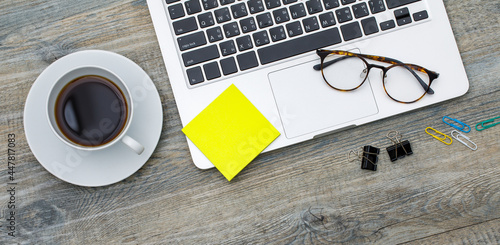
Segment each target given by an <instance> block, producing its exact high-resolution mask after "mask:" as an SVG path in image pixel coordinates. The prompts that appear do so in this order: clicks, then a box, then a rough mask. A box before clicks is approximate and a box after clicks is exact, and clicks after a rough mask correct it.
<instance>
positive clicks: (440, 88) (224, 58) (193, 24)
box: [147, 0, 469, 169]
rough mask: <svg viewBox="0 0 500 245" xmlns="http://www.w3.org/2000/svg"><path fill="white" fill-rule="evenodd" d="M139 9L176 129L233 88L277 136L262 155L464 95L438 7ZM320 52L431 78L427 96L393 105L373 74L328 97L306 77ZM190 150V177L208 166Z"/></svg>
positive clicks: (161, 0)
mask: <svg viewBox="0 0 500 245" xmlns="http://www.w3.org/2000/svg"><path fill="white" fill-rule="evenodd" d="M147 3H148V7H149V11H150V14H151V18H152V20H153V24H154V27H155V31H156V34H157V37H158V42H159V45H160V49H161V52H162V56H163V59H164V62H165V65H166V68H167V72H168V76H169V80H170V84H171V86H172V89H173V92H174V96H175V100H176V103H177V106H178V109H179V114H180V117H181V121H182V124H183V125H184V126H185V125H186V124H187V123H189V122H190V121H191V120H192V119H193V118H194V117H196V116H197V115H198V113H200V112H201V111H202V110H203V109H204V108H205V107H206V106H207V105H208V104H209V103H210V102H212V101H213V100H214V99H215V98H216V97H217V96H218V95H219V94H221V93H222V92H223V91H224V90H225V89H226V88H227V87H228V86H229V85H231V84H235V85H236V87H238V88H239V89H240V90H241V91H242V93H243V94H244V95H245V96H246V97H247V98H248V99H249V100H250V101H251V102H252V103H253V104H254V105H255V106H256V107H257V109H258V110H260V112H262V114H263V115H264V116H265V117H266V118H267V119H268V120H269V121H270V122H271V123H272V124H273V125H274V126H275V127H276V128H277V129H278V130H279V131H280V132H281V136H280V137H278V138H277V139H276V140H275V141H274V142H273V143H272V144H271V145H270V146H269V147H268V148H266V150H265V151H270V150H274V149H277V148H281V147H285V146H288V145H291V144H295V143H299V142H302V141H305V140H309V139H313V138H314V137H316V136H321V135H324V134H327V133H331V132H335V131H339V130H343V129H347V128H351V127H355V126H359V125H362V124H365V123H369V122H372V121H375V120H379V119H382V118H386V117H390V116H393V115H397V114H400V113H404V112H408V111H411V110H414V109H417V108H422V107H424V106H428V105H431V104H435V103H438V102H442V101H445V100H449V99H452V98H455V97H458V96H461V95H463V94H465V93H466V92H467V90H468V88H469V82H468V80H467V76H466V74H465V70H464V67H463V64H462V60H461V57H460V54H459V51H458V49H457V45H456V43H455V39H454V36H453V33H452V30H451V27H450V23H449V20H448V17H447V14H446V12H445V8H444V5H443V2H442V1H441V0H361V1H355V0H309V1H300V0H249V1H235V0H187V1H186V0H148V1H147ZM210 16H211V17H210ZM231 43H232V44H231ZM307 45H310V46H307ZM318 48H323V49H332V50H346V51H351V52H354V53H363V54H370V55H380V56H385V57H390V58H394V59H397V60H400V61H402V62H404V63H411V64H417V65H420V66H422V67H425V68H427V69H429V70H432V71H436V72H438V73H439V77H438V79H436V80H435V81H434V82H433V83H432V85H431V88H432V90H433V91H434V94H427V95H425V96H424V97H423V98H422V99H421V100H419V101H417V102H415V103H412V104H402V103H397V102H395V101H394V100H392V99H391V98H389V97H388V96H387V94H386V93H385V91H384V89H383V86H382V78H381V76H380V73H379V72H378V71H377V70H375V71H372V72H370V75H369V78H368V80H367V81H366V82H365V83H364V84H363V85H362V87H360V88H359V89H357V90H355V91H351V92H340V91H336V90H334V89H332V88H329V87H328V86H327V85H326V83H325V82H324V81H323V78H322V76H321V72H318V71H315V70H314V69H312V67H313V66H314V65H316V64H318V63H319V62H320V59H319V57H318V55H316V52H315V50H316V49H318ZM369 62H370V63H377V62H376V61H369ZM386 66H387V65H386ZM356 72H359V71H356ZM188 144H189V148H190V151H191V155H192V158H193V161H194V163H195V165H196V166H197V167H198V168H201V169H207V168H211V167H213V165H212V163H210V161H209V160H208V159H207V158H206V157H205V156H204V155H203V153H201V152H200V151H199V150H198V148H197V147H196V146H195V145H194V144H193V143H192V142H191V141H189V139H188Z"/></svg>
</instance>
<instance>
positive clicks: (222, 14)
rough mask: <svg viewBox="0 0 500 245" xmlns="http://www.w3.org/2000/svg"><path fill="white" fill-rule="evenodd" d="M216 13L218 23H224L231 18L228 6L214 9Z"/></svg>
mask: <svg viewBox="0 0 500 245" xmlns="http://www.w3.org/2000/svg"><path fill="white" fill-rule="evenodd" d="M214 14H215V19H216V20H217V23H224V22H226V21H230V20H231V14H230V13H229V8H228V7H224V8H221V9H217V10H215V11H214Z"/></svg>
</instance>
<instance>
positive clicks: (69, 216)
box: [0, 0, 500, 244]
mask: <svg viewBox="0 0 500 245" xmlns="http://www.w3.org/2000/svg"><path fill="white" fill-rule="evenodd" d="M444 2H445V6H446V9H447V11H448V13H449V18H450V21H451V25H452V28H453V31H454V33H455V38H456V40H457V44H458V47H459V49H460V52H461V55H462V59H463V62H464V65H465V69H466V71H467V75H468V77H469V81H470V89H469V92H468V93H467V94H465V95H464V96H462V97H460V98H457V99H454V100H451V101H447V102H443V103H440V104H438V105H434V106H430V107H426V108H424V109H421V110H417V111H414V112H411V113H406V114H403V115H399V116H395V117H391V118H388V119H385V120H381V121H377V122H374V123H370V124H368V125H364V126H361V127H358V128H355V129H350V130H346V131H343V132H339V133H336V134H333V135H328V136H324V137H322V138H319V139H315V140H311V141H307V142H303V143H301V144H297V145H293V146H290V147H287V148H284V149H279V150H276V151H273V152H269V153H265V154H262V155H260V156H258V157H257V159H255V160H254V161H253V162H252V163H251V164H250V165H249V166H248V167H247V168H245V169H244V170H243V171H242V172H241V173H240V174H239V175H238V176H237V177H236V178H235V179H234V180H232V181H231V182H227V181H226V180H225V179H224V177H223V176H222V175H221V174H220V173H219V172H218V171H217V170H215V169H211V170H199V169H197V168H196V167H195V166H194V165H193V163H192V161H191V158H190V154H189V151H188V148H187V143H186V139H185V137H184V135H183V134H182V132H181V128H182V126H181V123H180V119H179V115H178V112H177V109H176V105H175V101H174V98H173V95H172V90H171V87H170V84H169V80H168V75H167V73H166V70H165V66H164V64H163V61H162V58H161V55H160V50H159V47H158V43H157V41H156V36H155V33H154V30H153V26H152V24H151V20H150V16H149V12H148V9H147V6H146V1H145V0H124V1H115V0H110V1H76V0H52V1H48V0H45V1H42V0H40V1H13V0H4V1H1V2H0V9H1V10H2V14H1V15H0V51H1V59H0V77H1V78H2V79H1V80H0V94H1V97H0V101H1V104H0V136H1V137H2V138H0V142H4V143H0V152H2V154H1V155H0V159H1V161H0V185H1V186H2V188H1V189H0V193H1V194H0V209H1V210H3V211H2V212H1V215H2V218H1V220H0V222H2V223H1V224H2V227H0V244H18V243H19V244H221V243H223V244H263V243H271V244H288V243H291V244H334V243H355V244H359V243H376V244H397V243H410V244H422V243H423V244H460V243H463V244H498V243H500V228H499V227H500V221H499V220H500V178H499V177H500V167H499V164H500V146H499V145H500V126H497V127H493V128H490V129H488V130H485V131H482V132H478V131H474V130H473V131H472V132H471V133H470V134H469V136H470V137H471V139H473V140H474V142H476V143H477V145H478V150H477V151H475V152H472V151H470V150H468V149H467V148H465V147H464V146H462V145H461V144H455V143H454V144H452V145H451V146H445V145H444V144H442V143H440V142H438V141H436V140H434V139H432V138H431V137H429V136H428V135H427V134H425V132H424V129H425V127H427V126H433V127H434V128H436V129H438V130H443V131H444V130H448V128H446V127H447V126H446V125H444V124H442V123H440V120H441V117H442V116H444V115H448V116H450V117H454V118H460V119H461V120H463V121H466V122H471V124H472V123H477V122H479V121H482V120H485V119H489V118H492V117H494V116H499V115H500V86H499V80H498V73H499V71H500V59H499V57H500V35H499V34H500V26H499V25H498V23H500V19H499V18H500V15H498V13H499V12H500V5H499V4H498V2H497V1H479V0H472V1H463V0H445V1H444ZM87 49H102V50H109V51H113V52H116V53H119V54H122V55H124V56H126V57H128V58H130V59H131V60H133V61H134V62H136V63H137V64H139V65H140V66H141V67H142V68H143V69H144V70H145V71H146V73H147V74H148V75H149V76H150V77H151V79H152V80H153V81H154V83H155V85H156V87H157V88H158V90H159V94H160V97H161V101H162V105H163V109H164V122H163V130H162V134H161V137H160V142H159V144H158V146H157V148H156V150H155V152H154V153H153V155H152V157H151V159H150V160H149V161H148V162H147V163H146V164H145V165H144V167H142V168H141V169H140V170H139V171H138V172H137V173H135V174H133V175H132V176H131V177H129V178H127V179H125V180H124V181H121V182H119V183H116V184H114V185H111V186H106V187H98V188H85V187H78V186H73V185H71V184H68V183H65V182H63V181H61V180H59V179H57V178H56V177H54V176H52V175H51V174H50V173H48V172H47V171H46V170H45V169H44V168H43V167H42V166H41V165H40V164H39V163H38V162H37V160H36V159H35V157H34V156H33V154H32V153H31V151H30V150H29V147H28V145H27V142H26V137H25V135H24V129H23V110H24V102H25V100H26V96H27V95H28V92H29V89H30V87H31V85H32V84H33V82H34V81H35V79H36V78H37V76H38V75H39V74H40V73H41V72H42V71H43V70H44V69H45V68H46V67H47V66H48V65H49V64H51V63H52V62H54V61H55V60H57V59H59V58H60V57H62V56H64V55H66V54H69V53H72V52H75V51H79V50H87ZM390 130H398V131H400V132H402V133H403V134H404V138H405V139H408V140H410V142H411V144H412V147H413V151H414V154H413V155H412V156H409V157H407V158H405V159H401V160H398V161H397V162H395V163H391V162H390V160H389V158H388V156H387V154H384V153H382V154H381V155H379V159H380V160H379V161H380V165H379V166H378V171H376V172H367V171H363V170H361V169H359V164H358V163H357V162H348V161H347V153H348V151H350V150H352V149H357V148H359V147H361V146H363V145H367V144H371V145H374V146H378V147H380V148H385V147H386V146H389V145H390V143H391V142H390V141H389V140H388V139H386V138H385V135H386V134H387V132H389V131H390ZM11 133H14V134H16V143H17V145H16V151H17V155H16V156H17V163H18V165H17V168H16V171H17V172H16V177H17V183H18V184H17V187H16V188H17V192H16V203H17V205H18V206H17V211H18V213H17V215H16V219H17V233H16V237H15V238H12V237H10V236H7V230H6V227H5V221H6V220H5V215H7V214H6V213H5V212H6V210H7V206H6V203H7V202H8V200H9V197H10V196H9V194H8V193H7V192H6V191H4V189H7V182H8V173H7V166H6V161H7V160H6V159H7V155H6V152H7V143H6V142H7V135H8V134H11ZM382 151H384V150H382Z"/></svg>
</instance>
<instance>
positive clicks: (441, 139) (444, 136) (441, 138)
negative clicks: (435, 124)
mask: <svg viewBox="0 0 500 245" xmlns="http://www.w3.org/2000/svg"><path fill="white" fill-rule="evenodd" d="M428 129H430V130H433V131H434V132H436V133H437V134H440V135H442V136H443V137H439V136H437V135H435V134H431V133H429V132H428V131H427V130H428ZM425 132H426V133H427V134H428V135H430V136H432V137H434V138H435V139H437V140H439V141H441V142H443V143H445V144H446V145H451V143H453V140H452V139H451V138H450V137H448V135H446V134H443V133H441V132H439V131H437V130H435V129H433V128H431V127H427V128H425ZM446 138H448V139H450V143H447V142H446Z"/></svg>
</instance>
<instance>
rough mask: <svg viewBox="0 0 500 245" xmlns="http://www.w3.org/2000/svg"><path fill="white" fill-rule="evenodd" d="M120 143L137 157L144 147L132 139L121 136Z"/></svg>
mask: <svg viewBox="0 0 500 245" xmlns="http://www.w3.org/2000/svg"><path fill="white" fill-rule="evenodd" d="M122 142H123V143H124V144H125V145H127V146H128V147H129V148H130V149H132V150H133V151H134V152H135V153H137V155H141V154H142V152H143V151H144V146H142V145H141V144H140V143H139V142H137V141H136V140H134V139H132V138H131V137H129V136H128V135H125V136H123V138H122Z"/></svg>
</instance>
